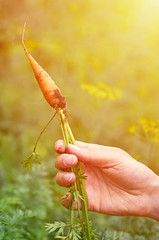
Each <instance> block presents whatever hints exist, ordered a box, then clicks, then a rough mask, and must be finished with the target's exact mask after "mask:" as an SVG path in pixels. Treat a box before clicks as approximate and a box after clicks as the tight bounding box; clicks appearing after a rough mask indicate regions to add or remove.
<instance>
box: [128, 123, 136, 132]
mask: <svg viewBox="0 0 159 240" xmlns="http://www.w3.org/2000/svg"><path fill="white" fill-rule="evenodd" d="M137 130H138V126H137V125H131V126H129V127H128V133H129V134H135V133H136V132H137Z"/></svg>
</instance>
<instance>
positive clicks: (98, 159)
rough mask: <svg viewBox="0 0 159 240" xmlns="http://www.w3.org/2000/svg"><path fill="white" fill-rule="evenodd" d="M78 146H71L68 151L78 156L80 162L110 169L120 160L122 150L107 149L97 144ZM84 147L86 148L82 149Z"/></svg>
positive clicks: (81, 144) (80, 144)
mask: <svg viewBox="0 0 159 240" xmlns="http://www.w3.org/2000/svg"><path fill="white" fill-rule="evenodd" d="M77 144H78V145H72V144H69V145H68V147H67V151H68V153H70V154H73V155H76V156H77V158H78V160H79V161H82V162H84V163H89V164H93V165H94V166H97V167H101V166H102V167H110V166H113V165H114V164H116V163H117V160H118V161H119V160H120V157H121V156H122V157H123V153H122V155H121V151H119V150H120V149H117V148H114V147H107V146H102V145H97V144H87V143H81V142H80V143H79V142H78V143H77ZM82 146H84V147H82Z"/></svg>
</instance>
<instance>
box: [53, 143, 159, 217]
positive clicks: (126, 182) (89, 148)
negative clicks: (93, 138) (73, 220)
mask: <svg viewBox="0 0 159 240" xmlns="http://www.w3.org/2000/svg"><path fill="white" fill-rule="evenodd" d="M76 144H77V145H76V146H75V145H71V144H69V145H68V147H67V153H66V149H65V145H64V142H63V141H62V140H59V141H57V142H56V143H55V151H56V152H57V153H59V154H60V155H59V156H58V157H57V158H56V161H55V166H56V168H58V169H60V170H61V171H60V172H58V173H57V176H56V181H57V183H58V184H59V185H61V186H65V187H67V186H69V185H70V184H72V183H73V182H74V181H75V179H76V177H75V175H74V173H72V172H69V170H70V167H73V166H75V165H76V164H77V162H78V161H81V165H82V169H83V172H84V173H85V175H87V176H88V177H87V179H86V180H85V185H86V191H87V197H88V210H90V211H95V212H100V213H105V214H110V215H133V216H149V217H152V218H156V219H159V210H158V214H157V216H156V213H155V212H154V211H155V206H156V205H155V201H157V202H158V199H159V177H158V176H157V175H156V174H155V173H154V172H152V171H151V170H150V169H149V168H148V167H147V166H145V165H144V164H142V163H140V162H138V161H136V160H135V159H133V158H132V157H131V156H130V155H129V154H127V153H126V152H125V151H123V150H121V149H119V148H114V147H106V146H101V145H96V144H88V143H83V142H78V141H77V142H76ZM156 198H157V199H156ZM155 199H156V200H155Z"/></svg>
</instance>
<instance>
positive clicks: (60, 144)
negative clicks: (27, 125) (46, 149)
mask: <svg viewBox="0 0 159 240" xmlns="http://www.w3.org/2000/svg"><path fill="white" fill-rule="evenodd" d="M62 145H63V143H62V142H61V141H59V142H58V143H57V151H59V150H60V149H61V147H62Z"/></svg>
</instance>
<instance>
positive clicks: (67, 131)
mask: <svg viewBox="0 0 159 240" xmlns="http://www.w3.org/2000/svg"><path fill="white" fill-rule="evenodd" d="M57 113H58V116H59V119H60V124H61V129H62V133H63V137H64V141H65V145H66V147H67V145H68V144H69V143H71V144H74V145H75V144H76V143H75V139H74V136H73V134H72V131H71V128H70V126H69V124H68V121H67V118H66V116H65V114H64V113H63V110H61V109H58V110H57ZM71 170H72V171H73V172H74V173H75V174H76V182H75V185H74V186H75V194H77V188H78V190H79V193H80V195H81V196H82V198H83V199H81V203H82V216H83V222H84V226H83V222H82V221H81V223H82V224H81V225H82V229H83V239H86V240H87V239H88V240H91V234H90V225H89V218H88V206H87V193H86V188H85V183H84V179H83V178H82V176H83V171H82V167H81V163H80V162H78V164H77V166H76V167H74V168H71ZM77 196H78V195H77ZM77 207H78V214H79V217H80V209H79V201H77ZM71 215H72V211H71ZM71 218H72V217H71ZM80 218H81V217H80ZM84 228H85V231H84Z"/></svg>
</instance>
